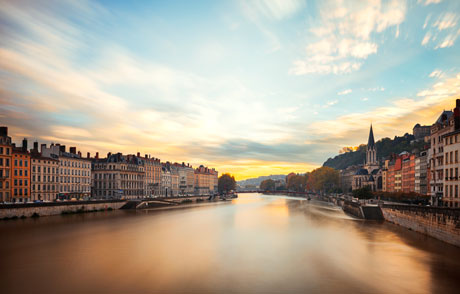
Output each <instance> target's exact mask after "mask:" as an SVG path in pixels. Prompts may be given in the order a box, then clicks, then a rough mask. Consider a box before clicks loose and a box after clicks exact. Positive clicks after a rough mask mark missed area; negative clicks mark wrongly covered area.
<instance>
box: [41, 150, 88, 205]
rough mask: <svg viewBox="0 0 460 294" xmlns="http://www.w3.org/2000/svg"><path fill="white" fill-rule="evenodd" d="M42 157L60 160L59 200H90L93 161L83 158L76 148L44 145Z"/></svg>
mask: <svg viewBox="0 0 460 294" xmlns="http://www.w3.org/2000/svg"><path fill="white" fill-rule="evenodd" d="M42 156H44V157H51V158H55V159H58V160H59V194H58V198H59V199H88V198H89V197H90V196H91V161H90V159H89V158H82V157H81V153H80V152H78V153H77V148H76V147H70V149H69V152H66V146H65V145H60V144H51V145H50V147H46V145H42Z"/></svg>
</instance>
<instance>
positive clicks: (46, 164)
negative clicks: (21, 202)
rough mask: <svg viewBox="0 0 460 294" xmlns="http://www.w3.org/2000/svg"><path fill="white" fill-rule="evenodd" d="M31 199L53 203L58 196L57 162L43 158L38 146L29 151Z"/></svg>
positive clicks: (53, 159)
mask: <svg viewBox="0 0 460 294" xmlns="http://www.w3.org/2000/svg"><path fill="white" fill-rule="evenodd" d="M31 164H32V167H31V178H30V181H31V193H32V194H31V199H32V201H36V200H43V201H54V200H56V199H58V194H59V160H57V159H55V158H50V157H44V156H42V155H41V154H40V153H39V152H38V146H36V147H34V149H32V151H31Z"/></svg>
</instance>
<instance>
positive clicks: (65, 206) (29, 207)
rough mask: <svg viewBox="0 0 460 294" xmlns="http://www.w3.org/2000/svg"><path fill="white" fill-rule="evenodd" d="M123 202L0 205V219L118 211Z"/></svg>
mask: <svg viewBox="0 0 460 294" xmlns="http://www.w3.org/2000/svg"><path fill="white" fill-rule="evenodd" d="M125 203H126V201H124V200H110V201H107V200H100V201H75V202H72V201H69V202H45V203H25V204H2V205H0V219H8V218H14V217H31V216H45V215H58V214H66V213H77V212H85V211H98V210H111V209H120V207H122V206H123V205H124V204H125Z"/></svg>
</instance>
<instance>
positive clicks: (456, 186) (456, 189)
mask: <svg viewBox="0 0 460 294" xmlns="http://www.w3.org/2000/svg"><path fill="white" fill-rule="evenodd" d="M455 198H458V185H455Z"/></svg>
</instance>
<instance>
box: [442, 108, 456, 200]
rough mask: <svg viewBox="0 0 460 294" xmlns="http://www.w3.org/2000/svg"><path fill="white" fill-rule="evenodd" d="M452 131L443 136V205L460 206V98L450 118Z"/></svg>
mask: <svg viewBox="0 0 460 294" xmlns="http://www.w3.org/2000/svg"><path fill="white" fill-rule="evenodd" d="M448 124H449V126H450V129H451V132H449V133H446V134H444V135H443V136H442V138H441V140H442V141H443V143H444V189H443V197H442V205H443V206H446V207H454V208H458V207H460V198H459V187H460V178H459V168H460V162H459V152H460V99H457V101H456V107H455V109H454V113H453V115H452V116H451V117H450V118H449V123H448Z"/></svg>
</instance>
